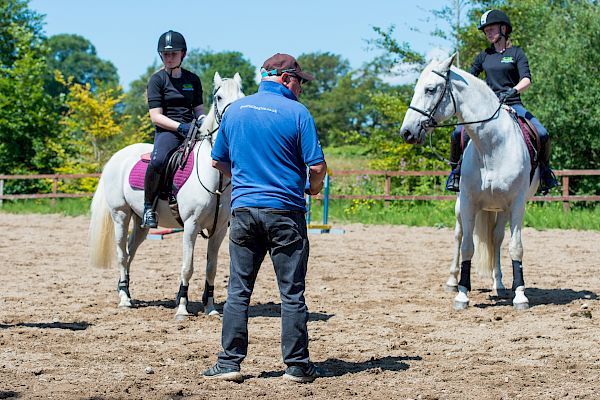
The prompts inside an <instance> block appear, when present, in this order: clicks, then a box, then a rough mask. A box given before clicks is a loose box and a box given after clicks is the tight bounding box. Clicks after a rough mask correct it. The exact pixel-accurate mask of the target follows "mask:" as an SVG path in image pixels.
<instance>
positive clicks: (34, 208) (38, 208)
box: [0, 198, 92, 217]
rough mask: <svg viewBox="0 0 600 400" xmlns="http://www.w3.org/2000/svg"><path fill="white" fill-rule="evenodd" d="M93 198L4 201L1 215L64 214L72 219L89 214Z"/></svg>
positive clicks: (0, 208) (0, 211)
mask: <svg viewBox="0 0 600 400" xmlns="http://www.w3.org/2000/svg"><path fill="white" fill-rule="evenodd" d="M91 202H92V199H91V198H73V199H56V200H54V203H53V201H52V199H35V200H4V201H3V202H2V206H1V207H0V213H11V214H62V215H68V216H71V217H76V216H79V215H87V214H89V210H90V204H91Z"/></svg>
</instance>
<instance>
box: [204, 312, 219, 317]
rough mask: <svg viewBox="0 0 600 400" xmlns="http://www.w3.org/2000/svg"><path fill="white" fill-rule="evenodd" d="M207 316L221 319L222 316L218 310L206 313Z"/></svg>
mask: <svg viewBox="0 0 600 400" xmlns="http://www.w3.org/2000/svg"><path fill="white" fill-rule="evenodd" d="M206 315H208V316H209V317H217V318H221V314H219V312H218V311H217V310H211V311H206Z"/></svg>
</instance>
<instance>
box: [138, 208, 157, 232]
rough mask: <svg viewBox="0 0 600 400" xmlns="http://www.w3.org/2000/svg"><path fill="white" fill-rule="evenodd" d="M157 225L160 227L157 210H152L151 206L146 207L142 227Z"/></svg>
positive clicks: (154, 226)
mask: <svg viewBox="0 0 600 400" xmlns="http://www.w3.org/2000/svg"><path fill="white" fill-rule="evenodd" d="M156 227H158V215H157V214H156V211H154V210H152V209H151V208H148V209H145V210H144V215H143V217H142V225H141V228H142V229H146V228H156Z"/></svg>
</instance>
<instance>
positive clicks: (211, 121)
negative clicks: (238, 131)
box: [202, 102, 217, 131]
mask: <svg viewBox="0 0 600 400" xmlns="http://www.w3.org/2000/svg"><path fill="white" fill-rule="evenodd" d="M216 122H217V118H216V117H215V103H214V102H213V103H212V104H211V105H210V109H209V110H208V113H207V114H206V119H205V120H204V122H203V123H202V128H204V127H206V129H207V130H208V131H211V130H212V129H213V126H216Z"/></svg>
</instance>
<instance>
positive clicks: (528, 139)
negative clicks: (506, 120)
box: [459, 109, 541, 182]
mask: <svg viewBox="0 0 600 400" xmlns="http://www.w3.org/2000/svg"><path fill="white" fill-rule="evenodd" d="M511 110H512V109H510V110H509V112H510V115H511V116H512V117H513V118H514V119H515V120H516V121H517V123H518V124H519V127H520V128H521V134H522V135H523V140H524V141H525V145H526V146H527V151H528V152H529V159H530V160H531V172H530V173H529V182H531V181H533V176H534V174H535V170H536V168H537V167H538V164H539V162H538V154H539V152H540V149H541V142H540V135H539V134H538V131H537V129H535V126H534V125H533V124H532V123H531V121H529V120H528V119H527V118H523V117H519V116H518V115H517V114H516V113H515V112H514V111H511ZM467 143H469V136H468V135H467V134H466V133H465V127H464V126H463V127H462V129H461V130H460V147H461V152H464V151H465V147H466V146H467ZM461 162H462V158H461ZM459 167H460V165H459Z"/></svg>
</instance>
